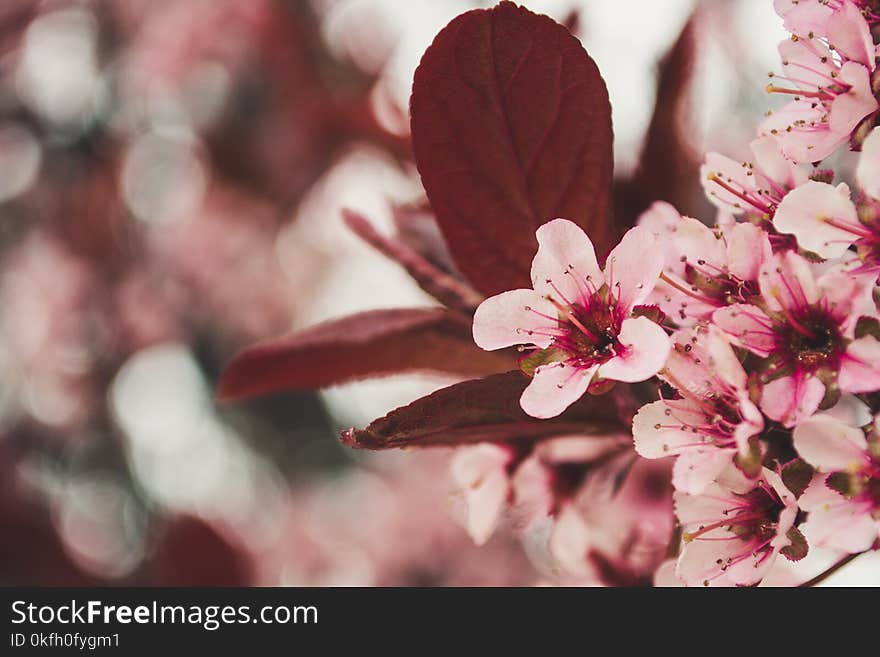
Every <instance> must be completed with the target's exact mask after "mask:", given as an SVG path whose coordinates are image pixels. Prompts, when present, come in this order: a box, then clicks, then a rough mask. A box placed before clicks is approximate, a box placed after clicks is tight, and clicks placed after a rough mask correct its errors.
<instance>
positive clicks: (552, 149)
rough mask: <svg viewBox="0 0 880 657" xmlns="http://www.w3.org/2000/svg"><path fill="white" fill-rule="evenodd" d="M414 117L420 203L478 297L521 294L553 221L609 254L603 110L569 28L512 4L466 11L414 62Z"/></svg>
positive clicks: (608, 155)
mask: <svg viewBox="0 0 880 657" xmlns="http://www.w3.org/2000/svg"><path fill="white" fill-rule="evenodd" d="M410 109H411V114H412V121H411V122H412V140H413V149H414V151H415V158H416V164H417V166H418V169H419V173H420V174H421V176H422V182H423V183H424V186H425V190H426V191H427V194H428V199H429V200H430V201H431V205H432V206H433V208H434V211H435V212H436V214H437V221H438V222H439V224H440V228H441V230H442V231H443V235H444V237H445V238H446V240H447V242H448V243H449V248H450V251H451V252H452V255H453V257H454V258H455V261H456V264H457V265H458V267H459V269H460V270H461V272H462V273H463V274H464V275H465V276H466V277H467V278H468V279H469V280H470V281H471V282H472V283H473V284H474V286H475V287H476V288H477V289H478V290H480V291H481V292H483V293H484V294H487V295H488V294H496V293H498V292H501V291H503V290H509V289H513V288H517V287H526V286H528V285H529V283H530V280H529V269H530V265H531V261H532V258H533V257H534V255H535V250H536V248H537V245H536V242H535V236H534V233H535V230H536V229H537V228H538V226H540V225H541V224H543V223H545V222H547V221H550V220H551V219H555V218H557V217H564V218H566V219H570V220H572V221H575V222H577V223H578V224H579V225H580V226H581V227H582V228H584V230H586V231H587V233H588V234H589V235H590V237H591V239H592V240H593V242H594V243H595V244H596V248H597V251H598V252H600V253H604V252H607V251H608V248H609V247H610V246H611V243H612V241H613V240H614V238H615V237H616V235H615V234H614V230H613V227H612V225H611V224H610V223H609V221H608V203H609V191H610V185H611V178H612V167H613V162H612V152H611V150H612V149H611V144H612V133H611V106H610V104H609V102H608V92H607V90H606V88H605V82H604V81H603V80H602V77H601V75H600V74H599V70H598V68H597V67H596V64H595V63H594V62H593V60H592V59H590V57H589V56H588V55H587V53H586V52H585V51H584V49H583V47H581V45H580V42H579V41H578V40H577V39H576V38H575V37H573V36H572V35H571V34H570V33H569V31H568V30H566V29H565V27H563V26H562V25H559V24H558V23H556V22H554V21H553V20H552V19H551V18H548V17H547V16H541V15H537V14H533V13H532V12H530V11H528V10H527V9H525V8H523V7H519V6H517V5H515V4H513V3H510V2H502V3H500V4H499V5H497V6H496V7H493V8H492V9H476V10H473V11H469V12H467V13H465V14H462V15H461V16H459V17H458V18H456V19H455V20H453V21H452V22H451V23H450V24H449V25H447V26H446V27H445V28H444V29H443V30H441V32H440V33H439V34H438V35H437V37H436V38H435V39H434V43H433V44H432V45H431V47H430V48H428V50H427V51H426V52H425V54H424V56H423V57H422V61H421V64H420V65H419V67H418V69H417V70H416V73H415V79H414V81H413V93H412V99H411V108H410Z"/></svg>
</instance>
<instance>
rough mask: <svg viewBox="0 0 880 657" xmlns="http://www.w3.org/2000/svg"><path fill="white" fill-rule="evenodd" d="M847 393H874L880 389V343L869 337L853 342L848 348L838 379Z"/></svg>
mask: <svg viewBox="0 0 880 657" xmlns="http://www.w3.org/2000/svg"><path fill="white" fill-rule="evenodd" d="M837 382H838V385H840V389H841V390H845V391H846V392H852V393H858V392H873V391H875V390H878V389H880V342H878V341H877V339H876V338H874V337H873V336H870V335H867V336H865V337H863V338H860V339H858V340H853V341H852V342H851V343H850V344H849V346H848V347H847V348H846V355H845V356H844V357H843V359H842V361H841V363H840V373H839V375H838V378H837Z"/></svg>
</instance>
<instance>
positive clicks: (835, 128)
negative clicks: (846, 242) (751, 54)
mask: <svg viewBox="0 0 880 657" xmlns="http://www.w3.org/2000/svg"><path fill="white" fill-rule="evenodd" d="M826 9H827V7H826ZM823 12H825V9H821V8H817V7H815V5H809V6H807V5H805V7H804V8H794V9H793V10H791V11H788V12H787V13H786V14H785V18H786V23H787V24H790V26H791V27H792V28H793V29H794V30H795V35H794V36H793V38H792V39H791V40H785V41H783V42H781V43H780V44H779V54H780V56H781V57H782V67H783V75H781V76H776V75H774V76H773V78H774V80H780V81H782V82H783V83H788V84H791V85H793V86H792V87H787V86H781V85H778V84H776V83H775V82H773V83H771V84H769V85H767V91H768V92H770V93H779V94H784V95H791V96H793V97H794V99H793V100H792V101H791V102H789V103H788V104H787V105H785V106H784V107H782V108H780V109H779V110H775V111H773V112H771V113H770V114H769V116H768V117H767V119H766V120H765V121H764V122H763V123H762V124H761V126H760V133H761V135H765V136H766V135H770V136H773V137H775V138H776V139H777V140H778V141H779V144H780V146H781V148H782V152H783V153H784V154H785V155H786V157H789V158H790V159H792V160H794V161H795V162H818V161H819V160H822V159H824V158H826V157H827V156H828V155H830V154H831V153H832V152H833V151H834V150H836V149H837V147H838V146H840V145H842V144H843V143H845V142H846V141H847V140H848V139H849V138H850V136H851V134H852V133H853V131H854V130H855V129H856V127H857V126H858V125H859V123H860V122H861V121H862V120H863V119H865V117H867V116H868V115H870V114H872V113H874V112H876V111H877V110H878V108H880V105H878V103H877V100H876V98H875V97H874V94H873V92H872V89H871V80H870V77H871V72H872V71H873V70H874V47H873V40H872V39H871V36H870V32H869V29H868V25H867V23H866V22H865V20H864V18H863V17H862V15H861V12H860V11H859V10H858V8H857V7H855V6H854V5H853V4H852V3H849V2H843V3H841V6H840V7H839V8H838V10H836V11H834V10H832V12H831V15H830V16H827V17H825V18H824V19H823V17H822V16H821V14H822V13H823ZM799 31H800V32H801V34H798V32H799ZM803 32H805V33H806V34H804V33H803ZM832 44H833V46H834V50H833V51H832V49H831V46H832Z"/></svg>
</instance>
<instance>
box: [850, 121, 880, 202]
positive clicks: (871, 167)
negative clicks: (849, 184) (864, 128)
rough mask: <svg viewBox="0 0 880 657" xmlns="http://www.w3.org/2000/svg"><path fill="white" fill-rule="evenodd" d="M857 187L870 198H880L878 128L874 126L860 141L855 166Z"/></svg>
mask: <svg viewBox="0 0 880 657" xmlns="http://www.w3.org/2000/svg"><path fill="white" fill-rule="evenodd" d="M856 180H857V181H858V183H859V187H861V188H862V190H863V191H864V192H865V193H866V194H867V195H868V196H870V197H871V198H873V199H880V129H878V128H874V129H873V130H871V134H869V135H868V137H867V138H866V139H865V141H864V142H862V152H861V154H860V155H859V163H858V166H857V167H856Z"/></svg>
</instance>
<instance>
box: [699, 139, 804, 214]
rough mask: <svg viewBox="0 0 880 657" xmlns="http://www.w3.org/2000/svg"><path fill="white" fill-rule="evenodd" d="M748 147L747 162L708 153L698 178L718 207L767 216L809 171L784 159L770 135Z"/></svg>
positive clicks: (739, 212)
mask: <svg viewBox="0 0 880 657" xmlns="http://www.w3.org/2000/svg"><path fill="white" fill-rule="evenodd" d="M749 149H750V150H751V151H752V155H753V158H754V159H753V161H746V162H735V161H734V160H731V159H730V158H729V157H725V156H724V155H720V154H719V153H707V154H706V160H705V163H704V164H703V166H702V167H701V168H700V179H701V182H702V184H703V189H704V190H705V192H706V197H707V198H708V199H709V200H710V201H711V202H712V203H713V204H714V205H715V206H716V207H718V208H719V209H721V210H727V211H729V212H732V213H733V214H742V213H747V214H751V215H754V214H756V213H757V214H758V215H759V216H760V217H762V218H769V217H771V216H772V215H773V213H774V211H775V208H776V206H778V205H779V203H780V202H781V201H782V199H783V197H784V196H785V195H786V194H787V193H788V191H789V190H791V189H794V188H795V187H797V186H798V185H801V184H803V183H804V182H806V181H807V180H809V171H808V170H807V169H806V167H804V166H801V165H798V164H795V163H794V162H792V161H791V160H789V159H787V158H786V157H785V156H784V155H783V154H782V151H781V149H780V147H779V143H778V142H777V141H776V139H774V138H772V137H759V138H757V139H755V140H753V141H752V142H751V143H750V144H749Z"/></svg>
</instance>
